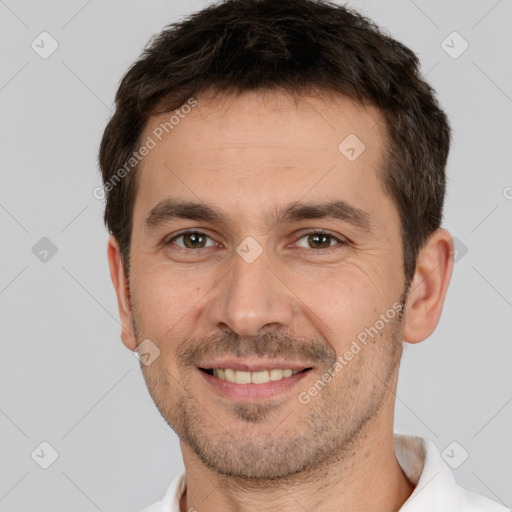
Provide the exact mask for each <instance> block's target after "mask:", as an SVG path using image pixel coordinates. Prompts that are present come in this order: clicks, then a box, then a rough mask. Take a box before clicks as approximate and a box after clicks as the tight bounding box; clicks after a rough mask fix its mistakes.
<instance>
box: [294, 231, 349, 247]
mask: <svg viewBox="0 0 512 512" xmlns="http://www.w3.org/2000/svg"><path fill="white" fill-rule="evenodd" d="M303 239H305V240H306V242H305V244H304V245H301V244H300V243H299V242H300V240H303ZM346 243H347V242H346V240H343V239H342V238H339V237H337V236H334V235H332V234H330V233H326V232H325V231H311V232H310V233H306V234H304V235H303V236H301V237H300V238H299V240H298V241H297V245H298V246H299V247H303V248H306V249H330V248H332V247H335V246H336V245H338V244H341V245H345V244H346Z"/></svg>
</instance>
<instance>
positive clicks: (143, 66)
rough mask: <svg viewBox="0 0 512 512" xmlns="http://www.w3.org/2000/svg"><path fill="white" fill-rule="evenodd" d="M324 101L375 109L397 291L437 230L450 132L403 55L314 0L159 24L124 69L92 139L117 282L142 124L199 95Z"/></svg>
mask: <svg viewBox="0 0 512 512" xmlns="http://www.w3.org/2000/svg"><path fill="white" fill-rule="evenodd" d="M273 89H283V90H286V91H288V92H289V93H290V94H292V95H293V96H294V97H297V95H299V94H301V93H306V92H308V91H311V90H319V91H325V92H326V93H327V92H330V93H332V92H334V93H338V94H341V95H345V96H348V97H350V98H353V99H355V100H357V101H359V102H361V103H365V102H367V103H370V104H372V105H374V106H376V107H378V108H379V109H380V112H381V114H382V116H383V118H384V120H385V126H386V129H387V130H386V132H387V139H388V140H387V151H386V155H385V158H384V162H383V169H382V173H381V176H380V178H381V182H382V184H383V187H384V190H385V191H386V192H387V193H389V194H390V196H391V197H392V199H393V201H394V203H395V205H396V207H397V210H398V212H399V216H400V221H401V233H402V246H403V256H404V274H405V280H406V283H409V282H410V280H411V279H412V277H413V276H414V272H415V268H416V258H417V255H418V252H419V250H420V249H421V247H422V246H423V245H424V244H425V242H426V240H427V238H428V236H429V235H430V234H431V233H432V232H434V231H435V230H436V229H438V228H439V227H440V224H441V221H442V211H443V203H444V195H445V188H446V178H445V165H446V160H447V157H448V152H449V147H450V126H449V123H448V120H447V117H446V115H445V113H444V112H443V110H442V109H441V108H440V107H439V104H438V102H437V100H436V98H435V93H434V90H433V89H432V88H431V87H430V86H429V85H428V84H427V83H426V82H425V80H424V79H423V78H422V77H421V74H420V71H419V61H418V58H417V57H416V55H415V54H414V52H412V51H411V50H410V49H408V48H407V47H405V46H404V45H403V44H401V43H399V42H398V41H396V40H394V39H392V38H391V37H389V36H388V35H386V34H385V33H384V32H383V31H382V30H381V29H379V28H378V27H377V25H375V24H374V23H373V22H372V21H371V20H369V19H367V18H366V17H364V16H362V15H360V14H359V13H357V12H355V11H353V10H351V9H348V8H346V7H344V6H341V5H336V4H334V3H331V2H327V1H322V0H293V1H289V0H225V1H223V2H221V3H218V4H214V5H211V6H209V7H207V8H205V9H203V10H201V11H199V12H197V13H194V14H193V15H191V16H189V17H188V18H186V19H184V20H182V21H180V22H177V23H173V24H171V25H169V26H168V27H166V28H165V29H164V30H163V31H162V32H161V33H160V34H158V35H157V36H155V37H154V39H153V40H152V41H151V42H150V43H149V45H148V46H147V47H146V49H145V50H144V52H143V54H142V56H141V57H140V59H139V60H137V61H136V62H135V63H134V64H133V65H132V66H131V67H130V69H129V70H128V71H127V73H126V74H125V76H124V77H123V79H122V81H121V84H120V86H119V90H118V91H117V94H116V99H115V101H116V109H115V112H114V114H113V116H112V118H111V120H110V122H109V123H108V125H107V127H106V129H105V132H104V135H103V139H102V141H101V147H100V153H99V163H100V167H101V172H102V177H103V182H104V185H107V184H108V185H109V187H108V188H107V187H105V191H106V207H105V217H104V218H105V223H106V225H107V227H108V229H109V231H110V233H112V234H113V235H114V237H115V238H116V240H117V241H118V243H119V246H120V249H121V254H122V258H123V264H124V266H125V270H126V272H127V273H128V270H129V249H130V238H131V231H132V216H133V205H134V200H135V194H136V176H137V172H136V171H137V169H136V167H134V169H133V171H131V172H125V173H124V174H123V176H124V177H123V179H122V180H119V183H115V182H113V178H115V177H116V176H117V177H119V175H118V174H117V175H116V173H118V171H119V170H120V169H122V168H123V166H125V165H126V162H127V161H129V159H130V158H131V157H132V155H133V153H134V151H135V150H136V149H137V145H138V144H139V139H140V136H141V133H142V131H143V129H144V127H145V125H146V123H147V121H148V119H149V117H150V116H152V115H155V114H160V113H165V112H171V111H172V110H174V109H177V108H179V107H180V106H181V105H183V104H184V103H185V102H186V101H187V99H189V98H192V97H198V96H199V95H200V94H201V93H205V92H206V91H213V92H215V93H218V94H219V95H221V94H230V93H243V92H244V91H253V90H273Z"/></svg>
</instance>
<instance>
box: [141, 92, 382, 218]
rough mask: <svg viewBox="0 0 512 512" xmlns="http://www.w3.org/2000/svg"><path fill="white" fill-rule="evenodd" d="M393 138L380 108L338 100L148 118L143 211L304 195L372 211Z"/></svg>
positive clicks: (212, 102)
mask: <svg viewBox="0 0 512 512" xmlns="http://www.w3.org/2000/svg"><path fill="white" fill-rule="evenodd" d="M178 111H179V109H178ZM177 114H179V115H177ZM173 116H174V117H173ZM385 136H386V133H385V125H384V123H383V119H382V116H381V114H380V112H379V110H378V109H377V108H375V107H372V106H368V105H366V106H363V105H362V104H360V103H358V102H355V101H353V100H352V99H350V98H347V97H343V96H339V95H329V96H326V95H321V96H317V95H315V96H305V97H303V98H301V99H299V100H298V102H296V101H294V99H293V98H292V97H291V96H290V95H289V94H287V93H285V92H268V93H262V92H261V91H259V92H250V93H243V94H240V95H236V96H234V95H233V96H223V97H213V96H209V97H208V96H205V97H198V98H197V104H196V106H193V107H190V108H186V109H182V110H181V111H179V112H178V113H176V112H171V113H168V114H164V115H161V116H154V117H152V118H150V119H149V121H148V123H147V125H146V127H145V129H144V132H143V134H142V136H141V141H142V142H144V141H146V140H148V137H149V138H151V139H152V140H153V142H154V147H153V148H152V149H151V150H150V151H149V152H148V154H147V155H146V156H145V157H144V159H143V160H142V162H141V164H140V168H139V170H138V173H139V176H138V192H137V197H136V207H135V210H137V206H140V207H142V208H143V209H146V210H147V209H148V208H151V207H153V206H154V205H155V204H157V203H158V202H160V201H161V200H164V199H165V198H166V197H169V196H172V197H174V198H187V199H194V200H198V199H199V200H201V201H204V202H206V203H208V204H215V205H220V204H224V205H229V204H233V205H234V204H236V205H237V206H238V207H240V206H241V205H242V204H243V205H244V206H245V207H247V209H250V208H251V205H252V206H254V207H255V206H256V205H258V206H259V209H258V211H260V212H261V208H262V207H263V205H265V204H268V205H269V207H270V205H271V204H272V203H275V202H276V201H277V202H280V201H282V202H290V201H299V200H301V199H302V198H303V197H305V196H307V197H308V199H309V200H315V199H319V198H321V197H325V196H326V195H330V197H331V198H334V196H337V195H342V196H344V199H346V200H350V201H352V202H356V203H357V202H359V203H360V204H364V203H366V204H371V203H372V201H373V202H375V200H376V199H377V196H379V195H380V196H382V190H381V187H380V182H379V178H378V173H380V169H381V167H382V164H383V154H384V147H385ZM380 199H382V197H380ZM253 212H254V211H253Z"/></svg>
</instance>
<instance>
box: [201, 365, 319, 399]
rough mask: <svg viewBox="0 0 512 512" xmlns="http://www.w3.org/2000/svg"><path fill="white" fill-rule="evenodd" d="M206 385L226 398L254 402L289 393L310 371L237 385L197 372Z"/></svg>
mask: <svg viewBox="0 0 512 512" xmlns="http://www.w3.org/2000/svg"><path fill="white" fill-rule="evenodd" d="M198 371H199V373H200V374H201V375H202V376H203V378H204V379H205V380H206V382H207V383H208V384H210V385H211V386H212V387H213V388H214V389H215V391H217V392H218V393H220V394H221V395H223V396H226V397H228V398H234V399H236V400H243V401H246V402H255V401H257V400H263V399H265V398H271V397H273V396H276V395H279V394H281V393H285V392H286V391H289V390H290V389H291V388H293V387H294V386H296V385H297V384H298V383H299V382H300V381H301V380H302V379H304V378H305V377H306V375H308V374H309V373H310V372H311V370H308V371H305V372H300V373H296V374H295V375H292V376H290V377H284V378H282V379H281V380H275V381H270V382H266V383H265V384H252V383H251V384H237V383H236V382H228V381H227V380H220V379H219V378H218V377H214V376H213V375H210V374H208V373H205V372H203V371H201V370H198Z"/></svg>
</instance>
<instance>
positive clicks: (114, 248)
mask: <svg viewBox="0 0 512 512" xmlns="http://www.w3.org/2000/svg"><path fill="white" fill-rule="evenodd" d="M107 257H108V264H109V267H110V278H111V279H112V284H113V285H114V289H115V292H116V295H117V306H118V309H119V317H120V319H121V339H122V340H123V343H124V345H125V346H126V347H127V348H129V349H130V350H135V349H136V347H137V343H136V339H135V333H134V330H133V319H132V312H131V306H130V288H129V283H128V279H127V278H126V274H125V271H124V265H123V261H122V256H121V251H120V249H119V244H118V243H117V240H116V239H115V238H114V237H113V236H110V238H109V240H108V248H107Z"/></svg>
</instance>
